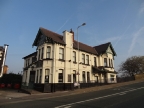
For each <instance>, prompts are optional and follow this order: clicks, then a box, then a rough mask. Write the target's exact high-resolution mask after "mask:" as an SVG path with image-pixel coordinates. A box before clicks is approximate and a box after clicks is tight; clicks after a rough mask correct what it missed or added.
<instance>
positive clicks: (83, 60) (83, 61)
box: [82, 54, 85, 64]
mask: <svg viewBox="0 0 144 108" xmlns="http://www.w3.org/2000/svg"><path fill="white" fill-rule="evenodd" d="M82 63H83V64H85V54H82Z"/></svg>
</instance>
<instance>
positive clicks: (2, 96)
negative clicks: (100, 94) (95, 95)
mask: <svg viewBox="0 0 144 108" xmlns="http://www.w3.org/2000/svg"><path fill="white" fill-rule="evenodd" d="M139 82H144V79H141V80H135V81H129V82H123V83H116V84H110V85H103V86H96V87H90V88H84V89H76V90H73V91H57V92H54V93H41V92H39V93H37V94H32V95H30V94H25V93H21V92H18V90H0V103H3V102H4V103H5V102H12V101H24V100H34V99H46V98H54V97H61V96H67V95H74V94H81V93H87V92H92V91H99V90H104V89H110V88H115V87H120V86H125V85H130V84H134V83H139Z"/></svg>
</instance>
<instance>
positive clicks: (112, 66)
mask: <svg viewBox="0 0 144 108" xmlns="http://www.w3.org/2000/svg"><path fill="white" fill-rule="evenodd" d="M111 67H113V60H112V59H111Z"/></svg>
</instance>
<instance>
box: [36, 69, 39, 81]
mask: <svg viewBox="0 0 144 108" xmlns="http://www.w3.org/2000/svg"><path fill="white" fill-rule="evenodd" d="M38 80H39V70H37V78H36V83H39V81H38Z"/></svg>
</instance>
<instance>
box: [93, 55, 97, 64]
mask: <svg viewBox="0 0 144 108" xmlns="http://www.w3.org/2000/svg"><path fill="white" fill-rule="evenodd" d="M94 66H97V60H96V57H94Z"/></svg>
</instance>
